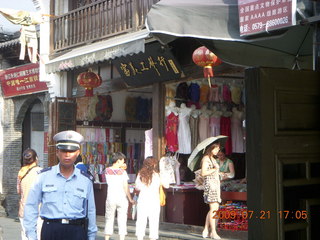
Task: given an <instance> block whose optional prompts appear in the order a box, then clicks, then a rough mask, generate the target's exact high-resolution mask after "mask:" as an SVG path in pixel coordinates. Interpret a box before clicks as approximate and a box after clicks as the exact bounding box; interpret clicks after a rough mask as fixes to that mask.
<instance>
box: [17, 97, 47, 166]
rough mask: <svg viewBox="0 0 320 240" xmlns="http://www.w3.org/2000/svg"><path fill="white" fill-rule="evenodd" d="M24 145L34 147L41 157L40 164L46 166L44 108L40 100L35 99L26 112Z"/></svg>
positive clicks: (23, 147) (24, 146)
mask: <svg viewBox="0 0 320 240" xmlns="http://www.w3.org/2000/svg"><path fill="white" fill-rule="evenodd" d="M22 125H23V146H22V151H24V150H25V149H27V148H32V149H34V150H35V151H36V152H37V154H38V158H39V165H40V166H41V167H43V166H44V162H43V159H44V156H43V152H44V108H43V105H42V103H41V101H40V100H35V101H34V102H33V103H32V104H31V105H30V107H29V109H28V110H27V112H26V115H25V118H24V121H23V124H22Z"/></svg>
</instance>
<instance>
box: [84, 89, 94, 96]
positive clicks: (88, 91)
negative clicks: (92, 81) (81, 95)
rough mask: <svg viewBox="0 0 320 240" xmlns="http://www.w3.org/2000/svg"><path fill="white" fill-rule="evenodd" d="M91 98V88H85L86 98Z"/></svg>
mask: <svg viewBox="0 0 320 240" xmlns="http://www.w3.org/2000/svg"><path fill="white" fill-rule="evenodd" d="M92 96H93V88H86V97H92Z"/></svg>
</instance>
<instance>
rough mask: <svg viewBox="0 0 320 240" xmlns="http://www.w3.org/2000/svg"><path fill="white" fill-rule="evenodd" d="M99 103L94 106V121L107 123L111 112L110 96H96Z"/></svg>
mask: <svg viewBox="0 0 320 240" xmlns="http://www.w3.org/2000/svg"><path fill="white" fill-rule="evenodd" d="M98 99H99V101H98V102H97V104H96V117H95V118H94V120H96V121H108V120H109V119H110V118H111V116H112V112H113V107H112V97H111V96H110V95H106V96H102V95H100V96H98Z"/></svg>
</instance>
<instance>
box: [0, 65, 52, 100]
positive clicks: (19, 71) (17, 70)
mask: <svg viewBox="0 0 320 240" xmlns="http://www.w3.org/2000/svg"><path fill="white" fill-rule="evenodd" d="M0 81H1V86H2V92H3V96H4V97H14V96H20V95H25V94H30V93H35V92H43V91H47V90H48V87H47V84H46V83H45V82H40V81H39V64H38V63H31V64H26V65H23V66H19V67H14V68H10V69H6V70H1V71H0Z"/></svg>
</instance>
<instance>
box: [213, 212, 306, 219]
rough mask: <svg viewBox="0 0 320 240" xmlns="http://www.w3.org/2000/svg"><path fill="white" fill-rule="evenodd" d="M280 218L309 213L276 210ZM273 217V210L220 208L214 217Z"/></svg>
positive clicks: (303, 217) (300, 216)
mask: <svg viewBox="0 0 320 240" xmlns="http://www.w3.org/2000/svg"><path fill="white" fill-rule="evenodd" d="M276 213H277V214H278V216H279V218H280V219H307V218H308V213H307V211H305V210H296V211H287V210H282V211H278V212H276ZM271 217H272V212H271V211H264V210H261V211H252V210H241V211H239V210H231V211H229V210H218V211H213V218H214V219H231V220H233V219H237V218H242V219H261V220H265V219H270V218H271Z"/></svg>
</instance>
